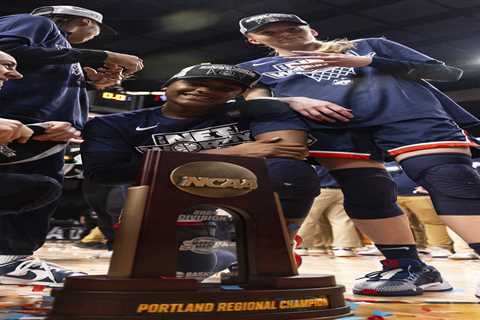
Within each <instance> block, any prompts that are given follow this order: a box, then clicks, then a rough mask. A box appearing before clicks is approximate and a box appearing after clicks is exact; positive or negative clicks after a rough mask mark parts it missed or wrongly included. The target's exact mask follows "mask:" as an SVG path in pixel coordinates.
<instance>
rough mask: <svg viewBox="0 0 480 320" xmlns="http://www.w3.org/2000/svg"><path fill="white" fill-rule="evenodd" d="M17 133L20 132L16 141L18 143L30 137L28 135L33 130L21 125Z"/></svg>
mask: <svg viewBox="0 0 480 320" xmlns="http://www.w3.org/2000/svg"><path fill="white" fill-rule="evenodd" d="M19 133H20V136H19V137H18V139H17V140H16V141H17V142H19V143H26V142H27V141H28V140H29V139H30V137H31V136H32V135H33V130H32V129H30V128H29V127H27V126H22V127H21V128H20V132H19Z"/></svg>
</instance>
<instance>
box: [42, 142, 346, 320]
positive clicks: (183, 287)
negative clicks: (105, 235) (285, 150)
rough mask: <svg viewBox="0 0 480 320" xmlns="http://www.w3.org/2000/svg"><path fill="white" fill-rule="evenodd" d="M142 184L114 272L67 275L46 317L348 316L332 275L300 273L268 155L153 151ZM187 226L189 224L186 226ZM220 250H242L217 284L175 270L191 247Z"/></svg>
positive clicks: (119, 238) (130, 203)
mask: <svg viewBox="0 0 480 320" xmlns="http://www.w3.org/2000/svg"><path fill="white" fill-rule="evenodd" d="M137 182H138V183H137V186H134V187H131V188H130V189H129V192H128V196H127V200H126V203H125V206H124V210H123V212H122V217H121V226H120V229H119V230H118V232H117V235H116V239H115V244H114V251H113V256H112V260H111V264H110V270H109V272H108V275H106V276H82V277H72V278H67V280H66V283H65V286H64V288H62V289H55V290H54V291H53V292H52V295H53V296H54V297H55V300H54V304H53V310H52V312H51V313H50V315H49V317H48V319H52V320H63V319H69V320H72V319H82V320H99V319H111V320H113V319H115V320H121V319H131V320H134V319H135V320H140V319H158V320H160V319H164V320H167V319H168V320H189V319H199V320H200V319H201V320H219V319H221V320H224V319H243V320H273V319H275V320H278V319H333V318H336V317H340V316H344V315H348V314H350V309H349V308H348V307H347V306H346V305H345V300H344V297H343V292H344V291H345V288H344V287H343V286H340V285H337V284H336V283H335V279H334V277H333V276H331V275H299V274H298V272H297V267H296V264H295V262H294V259H293V255H292V248H291V246H290V243H289V240H288V234H287V228H286V225H285V222H284V218H283V213H282V210H281V206H280V205H279V202H278V199H277V198H276V196H275V195H274V193H273V191H272V189H271V187H270V185H269V179H268V175H267V169H266V166H265V162H264V160H263V159H255V158H249V157H231V156H221V155H209V154H199V153H183V152H164V151H148V152H147V153H146V156H145V158H144V162H143V166H142V170H141V173H140V176H139V179H138V181H137ZM188 228H192V230H193V231H192V230H190V231H191V232H184V231H185V230H186V229H188ZM182 230H183V231H182ZM187 231H188V230H187ZM220 231H221V232H220ZM182 233H183V235H182ZM185 233H186V234H190V235H191V238H188V237H185ZM232 243H233V244H234V245H233V246H232ZM218 250H223V251H230V252H231V253H236V256H237V258H236V260H237V261H238V264H237V265H236V267H235V268H230V269H231V270H230V273H228V272H225V273H223V274H222V276H221V277H220V278H221V280H220V282H218V281H217V282H216V283H215V282H211V281H210V280H211V279H212V278H215V277H216V278H217V279H218V275H217V276H215V275H214V276H213V277H211V278H209V279H207V280H206V281H203V282H200V281H198V280H196V279H195V277H196V276H199V275H198V274H194V273H195V272H193V274H190V275H189V274H185V272H179V264H180V262H181V257H185V255H186V254H191V253H194V254H205V255H208V254H211V253H212V252H218ZM199 273H200V276H203V277H202V278H205V277H208V275H203V274H201V273H202V272H199Z"/></svg>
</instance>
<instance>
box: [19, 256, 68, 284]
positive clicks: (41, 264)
mask: <svg viewBox="0 0 480 320" xmlns="http://www.w3.org/2000/svg"><path fill="white" fill-rule="evenodd" d="M35 267H38V268H39V269H42V270H43V271H45V272H46V273H47V276H48V278H49V279H50V280H52V281H54V282H56V279H55V276H54V275H53V272H54V271H55V270H61V271H62V272H63V273H65V274H72V273H75V272H74V271H71V270H67V269H63V268H62V267H61V266H59V265H57V264H54V263H50V262H46V261H42V260H36V259H31V260H25V261H24V262H22V263H20V264H19V265H18V266H17V268H16V270H18V271H24V269H33V268H35Z"/></svg>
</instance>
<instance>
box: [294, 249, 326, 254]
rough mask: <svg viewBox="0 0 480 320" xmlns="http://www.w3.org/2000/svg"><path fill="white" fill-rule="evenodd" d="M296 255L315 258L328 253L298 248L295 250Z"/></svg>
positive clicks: (320, 250) (321, 250)
mask: <svg viewBox="0 0 480 320" xmlns="http://www.w3.org/2000/svg"><path fill="white" fill-rule="evenodd" d="M295 253H296V254H298V255H299V256H314V255H318V254H325V253H327V250H326V249H322V248H298V249H295Z"/></svg>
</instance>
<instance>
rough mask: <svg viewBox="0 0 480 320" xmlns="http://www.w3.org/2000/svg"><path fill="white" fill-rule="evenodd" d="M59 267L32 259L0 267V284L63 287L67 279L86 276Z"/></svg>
mask: <svg viewBox="0 0 480 320" xmlns="http://www.w3.org/2000/svg"><path fill="white" fill-rule="evenodd" d="M84 275H86V273H83V272H76V271H72V270H69V269H66V268H63V267H61V266H59V265H56V264H53V263H50V262H46V261H43V260H36V259H32V258H30V257H28V258H25V259H20V260H16V261H13V262H10V263H6V264H3V265H0V283H1V284H16V285H31V286H35V285H41V286H46V287H62V286H63V282H64V281H65V278H66V277H74V276H84Z"/></svg>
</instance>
